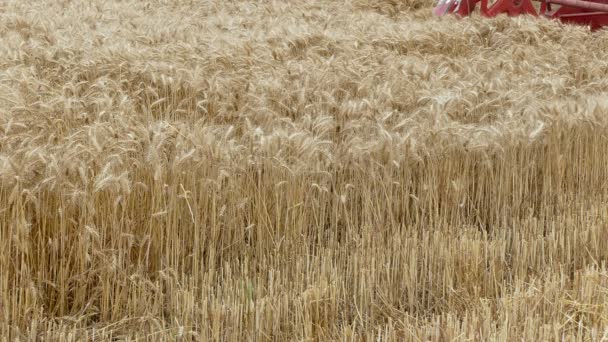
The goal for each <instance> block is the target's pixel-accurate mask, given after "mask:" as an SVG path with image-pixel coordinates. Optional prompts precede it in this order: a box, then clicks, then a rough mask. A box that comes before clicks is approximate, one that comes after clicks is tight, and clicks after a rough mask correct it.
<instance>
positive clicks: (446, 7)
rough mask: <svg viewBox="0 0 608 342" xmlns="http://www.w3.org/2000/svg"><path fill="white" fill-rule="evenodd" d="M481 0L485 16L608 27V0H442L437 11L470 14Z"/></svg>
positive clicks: (481, 7)
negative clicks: (527, 17)
mask: <svg viewBox="0 0 608 342" xmlns="http://www.w3.org/2000/svg"><path fill="white" fill-rule="evenodd" d="M532 1H536V2H539V3H540V6H539V7H538V8H537V7H536V6H534V4H533V3H532ZM477 3H479V4H480V9H479V10H480V13H481V15H483V16H486V17H495V16H497V15H500V14H506V15H509V16H516V15H523V14H529V15H533V16H543V17H547V18H552V19H558V20H560V21H562V22H564V23H572V24H580V25H586V26H590V27H591V29H592V30H596V29H599V28H601V27H604V26H608V0H496V1H495V2H493V3H491V4H490V3H488V0H439V3H438V4H437V6H436V7H435V9H434V10H433V13H435V15H437V16H444V15H446V14H448V13H454V14H457V15H459V16H467V15H470V14H471V13H473V11H474V10H475V7H476V6H477Z"/></svg>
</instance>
